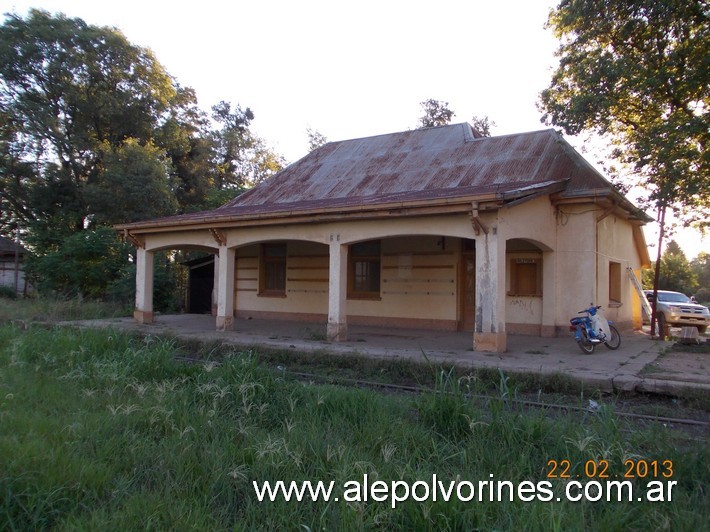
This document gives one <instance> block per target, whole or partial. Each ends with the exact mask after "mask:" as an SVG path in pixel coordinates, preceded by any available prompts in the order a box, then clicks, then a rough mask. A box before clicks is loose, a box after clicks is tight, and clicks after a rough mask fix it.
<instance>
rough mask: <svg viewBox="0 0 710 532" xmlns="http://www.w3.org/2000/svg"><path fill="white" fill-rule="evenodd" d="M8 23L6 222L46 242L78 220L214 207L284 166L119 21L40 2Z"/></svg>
mask: <svg viewBox="0 0 710 532" xmlns="http://www.w3.org/2000/svg"><path fill="white" fill-rule="evenodd" d="M7 17H8V18H7V19H6V21H5V23H4V24H3V25H2V26H1V27H0V156H1V159H0V207H1V209H0V212H1V213H2V214H0V231H1V230H3V228H4V232H9V229H10V228H14V227H15V226H16V225H19V226H20V227H22V228H23V230H24V234H25V235H26V238H27V240H28V241H29V243H30V245H32V247H34V248H35V249H36V250H43V251H46V250H48V249H50V248H52V247H53V246H54V247H56V245H57V244H58V242H59V241H60V240H61V239H63V238H66V237H67V236H69V235H71V234H73V233H74V232H77V231H82V230H84V229H86V228H89V227H93V226H96V225H100V224H114V223H122V222H129V221H136V220H140V219H145V218H151V217H158V216H163V215H169V214H175V213H178V212H185V211H191V210H197V209H202V208H206V207H209V206H213V205H211V202H212V195H213V191H214V190H218V191H221V190H226V191H228V192H227V193H226V194H225V195H224V197H221V198H220V199H225V200H227V199H231V198H230V197H228V195H231V196H232V197H233V196H234V195H236V194H237V193H239V192H240V191H241V190H244V188H245V187H248V186H250V185H251V184H253V183H254V182H258V181H259V180H262V179H264V178H266V177H268V176H269V175H271V174H272V173H274V172H276V171H278V170H279V169H281V167H283V165H284V161H283V158H281V157H280V156H279V155H277V154H275V153H273V152H272V151H271V150H270V149H269V148H268V147H267V146H266V145H265V143H264V142H263V140H261V139H260V138H258V137H257V136H256V135H254V134H253V133H252V132H251V130H250V129H249V126H250V123H251V121H252V120H253V119H254V114H253V112H252V111H251V110H250V109H249V108H246V109H245V110H242V108H241V107H240V106H239V105H234V106H232V104H230V103H228V102H224V101H223V102H220V103H218V104H217V105H215V106H214V107H213V108H212V111H213V113H212V116H211V117H208V116H207V115H206V113H204V112H203V111H202V110H200V108H199V107H198V105H197V100H196V98H195V93H194V91H193V90H192V89H190V88H186V87H181V86H180V85H179V84H178V83H177V81H176V80H175V79H174V78H173V77H172V76H170V75H169V74H168V72H167V71H166V70H165V68H164V67H163V66H162V65H161V64H160V63H159V62H158V61H157V59H156V58H155V57H154V56H153V54H152V52H150V51H149V50H147V49H145V48H141V47H139V46H136V45H133V44H131V43H130V42H128V40H127V39H126V38H125V36H124V35H123V34H122V33H121V32H120V31H118V30H117V29H115V28H106V27H96V26H92V25H88V24H86V23H85V22H84V21H83V20H81V19H78V18H68V17H66V16H64V15H56V16H53V15H50V14H49V13H47V12H45V11H39V10H32V11H30V13H29V15H28V16H27V17H26V18H21V17H19V16H17V15H8V16H7Z"/></svg>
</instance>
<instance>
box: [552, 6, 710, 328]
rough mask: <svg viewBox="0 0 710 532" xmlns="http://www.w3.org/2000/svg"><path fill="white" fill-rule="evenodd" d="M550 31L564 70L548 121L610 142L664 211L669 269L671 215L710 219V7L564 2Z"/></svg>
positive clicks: (555, 78)
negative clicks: (556, 41) (556, 40)
mask: <svg viewBox="0 0 710 532" xmlns="http://www.w3.org/2000/svg"><path fill="white" fill-rule="evenodd" d="M548 27H550V28H552V29H553V30H554V31H555V34H556V36H557V37H558V38H559V39H560V40H561V44H560V47H559V49H558V56H559V58H560V64H559V66H558V68H557V70H556V71H555V73H554V74H553V77H552V82H551V84H550V87H549V88H547V89H546V90H544V91H543V92H542V93H541V95H540V107H541V109H542V110H543V111H544V113H545V115H544V116H543V121H545V122H547V123H550V124H553V125H556V126H559V127H561V128H562V129H563V130H564V131H565V132H566V133H568V134H572V135H575V134H578V133H580V132H582V131H584V130H586V131H594V132H596V133H599V134H601V135H603V136H606V137H607V138H609V139H610V141H611V142H612V144H613V145H614V146H615V151H614V156H615V157H616V158H617V159H618V160H619V161H620V162H622V163H623V164H625V165H627V166H628V167H629V168H630V169H632V170H633V171H634V172H635V173H636V174H637V175H638V176H639V178H640V179H639V184H640V185H641V186H642V187H644V189H645V190H647V191H648V198H647V201H648V203H649V204H650V205H653V207H654V208H655V209H656V211H657V213H658V221H659V224H660V237H659V244H658V253H659V256H658V260H657V261H656V263H657V264H660V252H661V248H662V243H663V238H664V232H665V220H666V211H667V210H668V209H672V210H673V211H674V213H675V214H676V215H677V216H678V217H679V218H681V219H682V220H683V221H684V222H685V223H692V222H696V223H698V224H699V225H707V223H708V221H707V220H708V219H709V218H710V217H709V216H708V210H709V207H710V190H709V187H708V183H710V155H709V154H708V151H707V147H708V140H709V138H710V130H709V128H708V112H710V63H709V61H710V59H709V58H710V24H708V10H707V5H706V2H704V1H703V0H672V1H667V0H648V1H645V2H638V1H637V0H613V1H609V0H562V1H561V2H560V4H559V5H558V6H557V8H556V9H555V10H554V11H552V12H551V14H550V18H549V20H548ZM659 273H660V271H659V269H656V282H655V283H654V287H657V286H658V275H659ZM654 289H655V288H654ZM654 300H655V298H654ZM654 315H655V312H654ZM653 325H654V324H653V323H652V330H653Z"/></svg>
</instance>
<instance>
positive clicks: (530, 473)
mask: <svg viewBox="0 0 710 532" xmlns="http://www.w3.org/2000/svg"><path fill="white" fill-rule="evenodd" d="M176 354H186V352H185V351H184V349H182V348H181V346H179V345H178V344H176V343H175V342H174V341H171V340H168V339H162V338H156V337H145V338H139V337H136V336H130V335H128V334H126V333H122V332H118V331H100V330H82V331H80V330H74V329H69V328H47V327H35V326H30V327H29V328H27V329H26V330H23V328H21V327H17V326H14V325H10V324H5V325H2V326H0V528H1V529H3V530H46V529H50V528H51V529H55V530H128V529H154V530H168V529H169V530H188V529H191V530H229V529H237V530H252V529H278V530H365V529H373V528H374V529H398V530H475V529H480V530H523V529H525V530H585V529H588V530H701V529H703V528H704V527H706V526H707V522H706V519H707V516H708V515H710V506H709V504H708V493H707V490H708V485H710V472H709V469H708V463H710V462H709V459H710V452H709V451H708V446H707V440H705V439H703V437H702V436H698V435H697V434H694V435H690V436H688V435H687V434H683V433H679V432H676V431H675V430H671V429H668V428H665V427H663V425H660V424H655V425H651V426H649V427H648V428H643V429H639V428H638V427H636V428H634V427H627V426H626V425H625V422H624V421H620V420H619V419H618V418H617V417H616V416H615V415H614V412H613V408H611V407H606V406H605V407H603V408H602V409H601V410H600V411H599V412H597V413H595V414H591V413H590V414H588V415H586V414H585V415H579V414H578V413H577V414H574V415H561V414H554V415H553V414H552V413H550V412H545V411H542V410H524V409H522V407H520V406H518V405H516V404H515V403H512V402H510V401H509V400H508V399H509V398H510V390H511V389H510V388H509V387H508V386H509V384H511V383H509V382H508V380H507V378H506V377H505V376H503V375H501V376H500V384H499V386H498V398H497V399H495V400H492V401H485V402H484V401H482V400H480V399H476V398H474V397H473V396H471V395H469V392H475V391H477V390H476V386H477V382H476V380H475V379H471V378H466V377H463V378H456V377H454V376H453V373H452V372H450V371H446V370H441V369H432V371H433V372H435V373H436V381H437V383H438V390H439V392H444V391H446V392H448V393H435V392H432V393H429V394H425V395H423V396H416V395H396V394H384V393H379V392H376V391H372V390H366V389H355V388H346V387H339V386H333V385H319V384H314V383H303V382H299V381H295V380H291V379H289V378H288V375H287V373H285V372H279V371H278V370H271V369H268V368H267V366H265V365H261V364H260V363H259V362H258V359H257V357H255V356H254V354H253V353H241V352H234V353H231V354H230V353H227V354H226V355H224V353H222V355H223V358H222V363H221V364H216V363H210V362H207V363H206V364H204V365H203V364H192V365H190V364H185V363H182V362H177V361H175V360H174V359H173V357H174V356H175V355H176ZM269 367H273V366H272V365H271V364H269ZM689 438H690V439H689ZM698 438H700V439H698ZM550 460H555V461H557V462H558V463H560V464H561V463H562V461H563V460H569V463H570V468H569V474H570V476H571V479H575V478H576V475H581V477H582V478H583V477H584V476H585V465H586V466H587V468H588V469H590V466H589V464H592V465H594V464H601V463H602V462H601V461H602V460H606V461H608V464H609V467H608V471H607V473H609V474H610V475H616V474H623V473H624V471H625V470H626V468H625V466H624V462H625V461H627V460H632V461H633V462H632V463H639V461H641V460H646V462H647V463H649V464H650V463H652V462H653V461H654V460H657V461H659V462H661V461H664V460H669V461H672V467H673V471H672V477H671V478H670V480H673V481H676V482H677V485H676V486H675V488H674V490H673V492H672V495H673V497H672V501H670V502H647V501H644V502H638V501H636V500H634V501H632V502H615V501H611V502H606V501H604V500H602V501H598V502H583V501H580V502H569V501H565V500H562V501H559V502H558V501H556V500H553V501H550V502H542V501H534V502H524V501H521V500H519V499H517V498H516V500H514V501H512V502H511V501H508V500H505V501H504V502H497V501H494V502H491V501H488V500H487V499H484V501H481V502H478V500H477V499H476V500H473V501H469V502H462V501H458V500H450V501H449V502H445V501H442V500H437V501H436V502H434V501H432V500H426V501H422V502H417V501H414V500H410V501H407V502H400V503H399V504H397V505H396V508H392V507H391V506H392V505H391V503H390V501H387V502H375V501H372V500H369V501H367V502H364V501H345V500H344V498H343V497H341V498H340V499H341V500H340V501H337V502H336V501H330V502H328V503H326V502H324V501H322V500H321V501H319V502H310V501H309V502H300V503H299V502H295V501H291V502H286V501H284V500H279V501H276V502H259V501H258V500H257V497H256V495H255V491H254V488H253V485H252V482H253V481H257V482H263V481H265V480H270V481H276V480H284V481H291V480H297V481H301V480H312V481H318V480H321V481H325V482H328V481H335V482H336V486H342V485H343V484H345V483H346V482H347V481H349V480H358V481H359V480H362V478H363V476H364V475H365V474H367V475H368V478H369V479H370V481H371V482H372V481H374V480H382V481H385V482H387V483H390V482H392V481H396V480H400V479H401V480H406V481H409V482H410V483H412V482H415V481H417V480H424V481H427V480H430V479H431V478H432V475H434V474H436V476H437V478H438V479H441V480H442V481H444V482H445V483H448V482H450V481H461V480H468V481H472V482H474V484H476V483H477V482H478V481H479V480H484V481H487V480H489V479H490V478H491V475H493V478H494V479H496V480H509V481H512V482H514V483H520V482H522V481H531V482H533V483H536V482H539V481H544V480H548V479H547V475H548V473H549V472H550V471H551V466H550V465H548V461H550ZM590 460H591V461H593V462H588V461H590ZM559 472H561V469H559V468H558V470H557V471H556V473H559ZM587 472H589V471H587ZM662 472H665V473H668V471H667V469H662V470H661V471H659V480H664V481H665V480H669V479H666V478H661V473H662ZM597 473H600V471H598V472H597ZM571 479H570V480H571ZM650 479H651V476H646V477H645V478H636V479H635V480H634V481H633V485H634V487H635V488H636V489H638V490H641V487H642V486H644V485H645V484H646V482H647V481H648V480H650ZM549 480H551V482H552V485H553V487H554V491H555V494H556V495H557V494H559V493H561V490H562V489H563V488H564V486H565V484H566V482H567V480H565V479H549ZM597 480H602V479H599V478H598V479H597ZM336 489H337V488H336ZM635 493H636V492H635ZM639 493H640V491H639Z"/></svg>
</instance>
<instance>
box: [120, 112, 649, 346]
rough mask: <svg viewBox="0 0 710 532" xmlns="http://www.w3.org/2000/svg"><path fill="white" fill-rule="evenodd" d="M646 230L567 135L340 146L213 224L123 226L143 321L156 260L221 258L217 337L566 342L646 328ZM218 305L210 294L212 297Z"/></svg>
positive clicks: (378, 139) (366, 141) (440, 132)
mask: <svg viewBox="0 0 710 532" xmlns="http://www.w3.org/2000/svg"><path fill="white" fill-rule="evenodd" d="M648 221H649V218H648V217H647V216H646V215H645V214H644V213H643V212H641V211H640V210H639V209H638V208H637V207H635V206H634V205H633V204H632V203H631V202H630V201H628V200H627V199H626V198H625V197H624V196H623V195H622V194H620V193H619V192H618V190H617V189H616V188H614V187H613V186H612V185H611V183H610V182H609V181H607V180H606V179H605V178H604V177H603V176H602V175H601V174H600V173H599V172H598V171H597V170H595V169H594V168H593V167H592V166H591V165H590V164H589V163H588V162H587V161H586V160H585V159H584V158H583V157H582V156H581V155H580V154H579V153H577V152H576V151H575V150H574V149H573V148H572V147H571V146H570V145H569V144H568V143H567V142H566V141H565V140H564V138H563V137H562V136H561V135H559V134H558V133H557V132H555V131H554V130H551V129H548V130H543V131H535V132H530V133H521V134H515V135H503V136H497V137H480V136H478V135H477V134H476V133H475V132H474V130H473V129H472V128H471V126H470V125H469V124H466V123H462V124H454V125H448V126H442V127H436V128H429V129H419V130H412V131H404V132H400V133H392V134H386V135H380V136H375V137H368V138H361V139H353V140H345V141H340V142H330V143H328V144H325V145H324V146H322V147H320V148H318V149H316V150H314V151H313V152H311V153H310V154H308V155H306V156H305V157H304V158H302V159H300V160H299V161H297V162H295V163H293V164H292V165H290V166H289V167H287V168H286V169H284V170H283V171H281V172H279V173H278V174H276V175H275V176H273V177H271V178H270V179H269V180H267V181H265V182H263V183H261V184H260V185H258V186H256V187H254V188H253V189H251V190H249V191H248V192H246V193H244V194H242V195H240V196H238V197H236V198H235V199H234V200H233V201H231V202H229V203H227V204H226V205H224V206H222V207H220V208H218V209H215V210H212V211H207V212H198V213H191V214H185V215H180V216H174V217H169V218H162V219H155V220H147V221H143V222H137V223H131V224H126V225H121V226H118V227H117V228H118V229H119V230H120V231H122V232H123V234H124V235H125V236H126V238H127V239H129V240H130V241H131V242H133V243H134V245H135V246H136V247H137V260H138V263H137V266H138V270H137V277H136V287H137V292H136V310H135V318H136V319H137V320H139V321H141V322H150V321H152V320H153V307H152V297H153V296H152V271H153V268H152V264H153V254H154V252H156V251H158V250H164V249H199V250H203V251H207V252H209V253H211V254H213V255H214V257H215V261H214V265H213V268H214V272H213V278H214V283H213V286H212V290H211V292H213V293H214V296H213V298H214V303H215V304H216V305H215V306H216V328H217V329H220V330H227V329H232V328H234V323H235V318H239V317H252V318H259V317H263V318H269V319H283V320H299V321H308V322H322V323H327V335H328V338H329V339H330V340H331V341H338V340H343V339H345V338H347V334H348V325H349V324H364V325H374V326H379V327H410V328H420V329H446V330H468V331H471V332H472V344H473V347H474V349H476V350H482V351H497V352H501V351H505V350H506V338H507V334H509V333H512V334H527V335H538V336H539V335H541V336H555V335H557V334H558V333H559V332H560V331H562V330H567V327H568V324H569V318H570V317H571V316H574V315H576V313H577V311H579V310H581V309H583V308H586V307H587V306H589V304H590V302H594V303H596V304H600V305H603V306H604V307H605V308H606V314H607V317H609V318H610V319H612V320H614V321H615V322H617V324H620V325H621V326H622V327H629V328H630V327H640V326H641V304H640V299H639V297H638V295H637V293H636V291H635V290H634V286H633V284H632V281H631V277H630V276H631V275H632V274H634V272H635V273H636V275H639V277H640V270H641V268H643V267H647V266H648V264H649V257H648V251H647V248H646V243H645V240H644V236H643V232H642V226H643V224H645V223H646V222H648ZM204 289H205V290H207V287H205V288H204Z"/></svg>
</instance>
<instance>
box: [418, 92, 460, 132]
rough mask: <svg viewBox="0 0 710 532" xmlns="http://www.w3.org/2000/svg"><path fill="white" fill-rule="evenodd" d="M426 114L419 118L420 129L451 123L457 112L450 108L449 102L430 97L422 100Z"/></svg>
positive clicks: (421, 103)
mask: <svg viewBox="0 0 710 532" xmlns="http://www.w3.org/2000/svg"><path fill="white" fill-rule="evenodd" d="M419 105H421V107H422V110H423V111H424V116H422V117H420V118H419V129H424V128H427V127H436V126H445V125H447V124H449V123H451V119H452V118H453V117H454V115H455V113H454V112H453V111H452V110H451V109H449V102H444V101H440V100H433V99H431V98H430V99H428V100H424V101H423V102H420V104H419Z"/></svg>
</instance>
